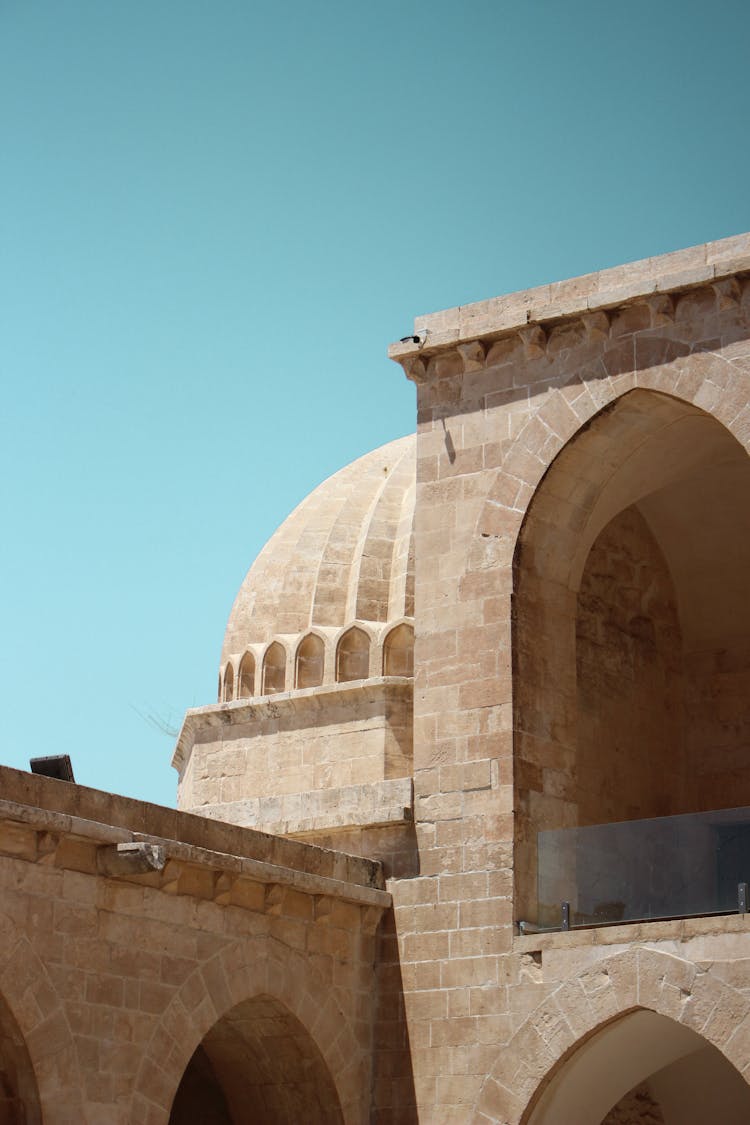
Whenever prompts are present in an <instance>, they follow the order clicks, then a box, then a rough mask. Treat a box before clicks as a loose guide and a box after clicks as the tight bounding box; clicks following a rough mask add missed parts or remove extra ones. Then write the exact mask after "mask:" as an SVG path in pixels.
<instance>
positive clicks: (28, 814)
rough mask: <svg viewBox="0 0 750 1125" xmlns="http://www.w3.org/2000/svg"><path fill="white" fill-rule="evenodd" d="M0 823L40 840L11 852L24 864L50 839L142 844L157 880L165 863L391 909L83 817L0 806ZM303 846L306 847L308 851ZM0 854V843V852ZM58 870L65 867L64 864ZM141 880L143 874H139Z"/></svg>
mask: <svg viewBox="0 0 750 1125" xmlns="http://www.w3.org/2000/svg"><path fill="white" fill-rule="evenodd" d="M0 822H3V823H4V824H6V825H8V826H9V827H10V828H11V830H13V829H14V828H16V827H18V828H20V829H29V830H32V831H33V832H35V833H40V834H44V836H45V847H44V848H42V849H41V850H39V849H37V848H35V849H34V856H32V854H31V852H30V851H27V852H25V854H24V853H21V852H20V850H19V849H17V848H15V847H14V851H13V854H14V855H15V857H16V858H22V859H25V860H27V861H28V862H35V861H36V862H48V861H49V856H50V854H51V853H53V852H54V850H55V849H54V844H53V843H52V842H50V840H49V837H55V836H67V837H72V838H74V839H75V840H78V841H80V842H83V843H86V844H89V845H93V846H94V847H95V848H96V849H101V848H104V849H105V852H106V853H107V854H108V853H110V852H111V849H112V848H113V847H114V848H117V845H122V844H136V843H142V844H144V843H145V844H147V845H149V846H150V847H151V848H152V849H157V853H158V859H159V864H160V865H159V864H154V865H152V866H153V872H154V874H156V875H159V874H160V873H161V871H162V870H163V869H164V867H165V863H167V862H168V861H173V862H174V861H177V862H179V863H182V864H185V865H188V866H191V867H202V868H204V869H205V868H208V869H210V870H211V871H213V872H215V873H217V874H219V875H223V874H226V875H230V876H242V877H245V878H247V879H251V880H253V881H254V882H257V883H262V884H272V885H274V886H288V887H292V888H293V889H295V890H297V891H301V892H302V893H304V894H310V895H326V896H328V897H331V898H336V899H340V900H342V901H345V902H352V903H357V904H359V905H364V906H376V907H380V908H383V909H385V908H386V907H388V906H390V905H391V896H390V894H389V893H388V892H387V891H385V890H382V889H380V888H379V887H377V886H375V885H372V884H370V885H363V884H357V883H349V882H346V881H344V880H341V879H335V878H331V877H327V876H325V875H319V874H312V873H310V872H309V871H303V870H297V869H294V868H291V867H282V866H279V865H277V864H273V863H268V862H266V861H264V860H260V859H254V858H251V857H247V856H237V855H229V854H227V853H224V852H217V851H213V850H211V849H209V848H202V847H199V846H197V845H195V844H187V843H183V842H182V841H179V840H168V839H164V838H163V837H159V836H150V835H146V834H144V833H140V832H129V831H128V830H127V829H124V828H116V827H114V826H112V825H109V824H101V823H99V822H97V821H89V820H85V819H83V818H82V817H77V816H71V815H69V814H66V813H59V812H54V811H51V810H48V809H41V808H34V807H32V806H29V805H19V804H17V803H16V802H14V801H6V800H0ZM302 846H308V847H309V846H310V845H302ZM317 850H320V849H317ZM2 851H3V848H2V844H1V842H0V852H2ZM157 853H155V854H157ZM98 860H99V857H98V856H97V857H96V860H95V861H94V865H93V866H94V867H95V869H96V870H98V871H100V872H102V873H104V874H106V875H108V876H110V877H116V876H117V875H119V876H120V877H129V878H134V877H136V875H137V874H138V873H134V872H132V871H128V870H127V869H126V868H125V867H123V868H122V869H121V870H116V869H115V866H114V865H112V864H111V861H110V862H109V863H108V862H107V859H105V860H104V862H103V863H100V862H98ZM359 862H360V863H361V864H363V865H366V866H367V867H369V868H370V869H372V871H373V873H374V872H375V869H378V868H380V864H377V863H374V862H373V861H372V860H360V861H359ZM61 865H62V866H65V864H64V862H63V863H62V864H61ZM75 869H76V870H79V869H80V868H79V867H76V868H75ZM102 869H103V870H102ZM140 874H144V873H143V872H141V873H140ZM373 882H374V880H373ZM158 885H159V884H157V886H158Z"/></svg>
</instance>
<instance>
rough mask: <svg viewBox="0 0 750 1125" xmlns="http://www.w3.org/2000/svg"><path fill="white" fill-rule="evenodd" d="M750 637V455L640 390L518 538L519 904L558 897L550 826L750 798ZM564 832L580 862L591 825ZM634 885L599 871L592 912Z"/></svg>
mask: <svg viewBox="0 0 750 1125" xmlns="http://www.w3.org/2000/svg"><path fill="white" fill-rule="evenodd" d="M748 637H750V459H749V458H748V457H747V454H746V453H745V450H744V449H743V448H742V446H741V445H740V444H739V443H738V442H737V441H736V440H735V438H733V437H732V435H731V434H730V433H729V431H728V430H726V428H725V427H724V426H722V425H721V424H720V423H719V422H717V421H716V420H715V419H714V418H712V417H711V416H709V415H708V414H706V413H705V412H704V411H702V410H700V409H698V408H697V407H695V406H692V405H690V404H688V403H686V402H684V401H682V400H678V399H675V398H672V397H670V396H668V395H664V394H661V393H657V392H653V391H645V390H635V391H632V392H630V393H628V394H627V395H625V396H623V397H622V398H620V399H618V400H617V401H616V402H615V403H614V404H613V405H612V406H610V407H608V408H607V409H605V410H604V411H602V412H601V413H600V414H599V415H597V416H596V417H595V418H594V419H593V420H592V421H591V422H590V423H589V425H588V426H586V427H585V428H584V429H583V430H582V431H581V432H579V434H577V435H576V436H575V437H574V438H573V439H571V441H569V442H568V444H567V445H566V446H565V447H564V448H563V450H562V451H561V452H560V453H559V454H558V456H557V457H556V458H555V460H554V461H553V463H552V465H551V466H550V468H549V470H548V471H547V473H546V475H545V477H544V478H543V480H542V482H541V484H540V485H539V487H538V489H537V491H536V493H535V495H534V497H533V499H532V501H531V504H530V505H529V509H528V511H527V514H526V518H525V521H524V525H523V527H522V530H521V534H520V536H519V540H518V544H517V549H516V556H515V560H514V760H515V807H516V818H517V834H516V858H515V870H516V896H517V897H516V902H517V917H518V918H521V919H523V918H532V919H534V917H535V915H538V917H537V918H536V921H538V922H539V923H541V924H550V923H552V922H553V921H554V919H553V917H552V916H551V913H550V912H551V911H554V910H555V909H559V902H558V903H557V905H556V904H555V903H554V901H550V902H545V901H542V902H541V903H540V904H539V909H538V910H537V902H536V897H537V878H538V870H537V868H538V860H539V851H538V846H539V848H541V843H539V844H538V842H539V841H540V840H541V837H540V835H539V834H540V833H544V832H554V831H559V832H561V833H562V832H565V831H566V830H571V829H582V828H585V827H586V826H591V825H602V824H608V823H618V822H620V823H623V822H635V821H640V820H644V819H648V818H657V817H658V818H662V817H671V816H677V815H680V814H694V813H699V812H702V811H708V810H722V809H724V810H726V809H730V808H736V807H738V806H750V643H748ZM683 827H684V826H683ZM688 827H689V826H688ZM709 827H710V828H711V830H712V831H713V826H709ZM680 830H681V831H682V828H681V829H680ZM685 830H687V828H685ZM701 830H702V829H701ZM720 831H721V829H720V828H717V829H716V832H714V835H715V836H716V839H717V840H719V835H720ZM727 831H728V835H727V839H728V840H729V844H728V845H727V850H726V854H727V855H728V854H729V851H731V849H734V851H735V852H736V851H737V849H738V847H739V848H740V850H742V849H744V851H746V852H748V855H750V826H748V832H747V833H746V835H747V841H745V843H746V844H747V847H745V843H742V842H740V844H738V843H737V841H738V839H739V836H740V835H741V832H740V831H739V829H738V828H737V826H736V825H730V826H729V829H728V830H727ZM717 833H719V835H717ZM550 839H551V841H552V845H553V846H552V847H551V848H550V853H551V855H552V856H553V863H554V865H555V867H556V869H561V868H562V867H563V866H564V865H565V864H566V863H568V864H569V865H570V864H571V863H577V864H578V865H579V867H580V864H581V854H582V848H583V846H584V844H585V840H584V838H583V837H578V838H577V839H573V837H569V838H568V837H565V836H562V835H561V836H560V837H559V838H552V837H550ZM582 840H584V844H582V842H581V841H582ZM603 846H604V847H606V840H605V843H604V845H602V842H601V840H598V841H597V842H594V841H593V837H592V841H591V846H590V847H589V853H590V854H591V853H593V852H594V851H596V850H597V848H598V850H599V852H601V850H602V847H603ZM718 846H720V844H717V847H718ZM617 847H618V848H620V850H622V847H624V848H625V849H626V850H629V851H631V852H633V853H635V852H637V851H638V844H637V841H636V840H628V841H625V844H624V845H622V846H621V845H620V844H618V845H617ZM573 853H575V856H573ZM735 859H736V857H735V858H734V859H732V861H731V863H729V865H728V868H727V870H729V868H731V874H730V875H729V876H728V880H729V883H731V882H732V879H734V885H735V897H736V884H737V878H736V872H737V871H739V868H738V867H737V863H736V862H735ZM712 862H713V861H712ZM706 878H707V879H709V878H713V875H712V874H710V873H709V874H707V876H706ZM747 878H750V870H749V871H748V875H747ZM551 882H552V884H553V885H554V886H558V884H559V880H557V881H556V875H555V878H553V879H552V881H551ZM561 893H562V894H563V897H568V898H571V899H572V900H575V891H574V890H573V891H571V892H570V893H568V894H566V893H564V892H561ZM558 897H559V896H558ZM540 898H542V899H543V898H544V896H543V895H542V894H541V892H540ZM621 898H622V895H621V893H620V890H619V888H618V889H617V890H612V888H611V887H608V886H606V880H605V881H604V882H602V881H601V880H600V881H599V884H598V886H597V890H596V892H595V893H592V895H591V896H590V901H587V902H586V903H585V904H582V905H581V907H580V914H581V917H582V918H583V920H584V921H586V920H588V921H589V922H595V921H604V922H606V921H617V920H619V919H620V918H622V917H623V916H624V917H627V916H628V915H627V909H628V907H627V904H623V902H622V901H620V899H621ZM552 899H554V894H553V895H552ZM571 907H572V909H573V911H574V912H575V911H576V909H577V907H578V904H577V903H576V902H575V901H572V902H571ZM623 911H625V912H626V913H625V914H623ZM545 912H546V913H545ZM665 912H666V913H665V914H664V915H663V916H668V913H669V912H668V909H667V908H666V907H665ZM699 912H701V911H699V910H697V909H696V910H695V913H699ZM643 916H644V917H645V916H651V915H647V914H644V915H643Z"/></svg>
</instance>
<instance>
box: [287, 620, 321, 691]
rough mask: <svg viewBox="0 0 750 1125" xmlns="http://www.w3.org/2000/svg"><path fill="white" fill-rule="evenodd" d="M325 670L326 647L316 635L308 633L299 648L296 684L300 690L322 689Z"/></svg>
mask: <svg viewBox="0 0 750 1125" xmlns="http://www.w3.org/2000/svg"><path fill="white" fill-rule="evenodd" d="M324 668H325V645H324V644H323V641H322V639H321V638H320V637H319V636H317V634H315V633H308V634H307V636H306V637H303V638H302V640H301V641H300V643H299V645H298V646H297V658H296V661H295V672H294V683H295V687H298V688H312V687H320V685H321V684H322V683H323V672H324Z"/></svg>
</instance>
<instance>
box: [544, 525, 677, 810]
mask: <svg viewBox="0 0 750 1125" xmlns="http://www.w3.org/2000/svg"><path fill="white" fill-rule="evenodd" d="M576 678H577V684H578V707H577V720H578V728H577V732H576V760H575V772H574V773H573V771H571V773H573V777H571V781H572V782H573V783H574V784H575V787H576V788H575V793H574V799H575V802H576V804H577V805H578V818H577V819H578V824H581V825H583V824H601V823H604V822H606V821H615V820H632V819H636V818H639V817H650V816H668V815H669V814H670V813H676V812H687V811H688V810H689V807H690V806H689V802H688V798H687V787H688V773H687V769H686V764H685V745H684V743H685V732H684V726H685V716H684V703H685V701H684V685H683V675H682V637H681V633H680V624H679V618H678V614H677V604H676V599H675V594H674V588H673V584H672V579H671V576H670V573H669V569H668V567H667V565H666V562H665V561H664V557H663V555H662V554H661V551H660V550H659V547H658V544H657V543H656V540H655V539H654V537H653V535H652V534H651V532H650V531H649V528H648V525H647V523H646V521H645V520H644V519H643V516H642V515H641V514H640V513H639V512H638V510H637V508H633V507H631V508H627V509H625V510H624V511H623V512H621V513H620V514H619V515H618V516H616V517H615V518H614V520H612V521H611V522H610V523H609V524H608V525H607V526H606V528H605V529H604V530H603V531H602V532H601V533H600V534H599V537H598V538H597V540H596V542H595V543H594V545H593V547H592V548H591V551H590V553H589V556H588V559H587V560H586V566H585V569H584V572H583V576H582V578H581V584H580V588H579V591H578V612H577V617H576ZM538 827H540V828H541V827H544V826H543V825H541V824H540V825H538Z"/></svg>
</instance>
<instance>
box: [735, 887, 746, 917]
mask: <svg viewBox="0 0 750 1125" xmlns="http://www.w3.org/2000/svg"><path fill="white" fill-rule="evenodd" d="M737 913H738V914H747V883H738V884H737Z"/></svg>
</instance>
